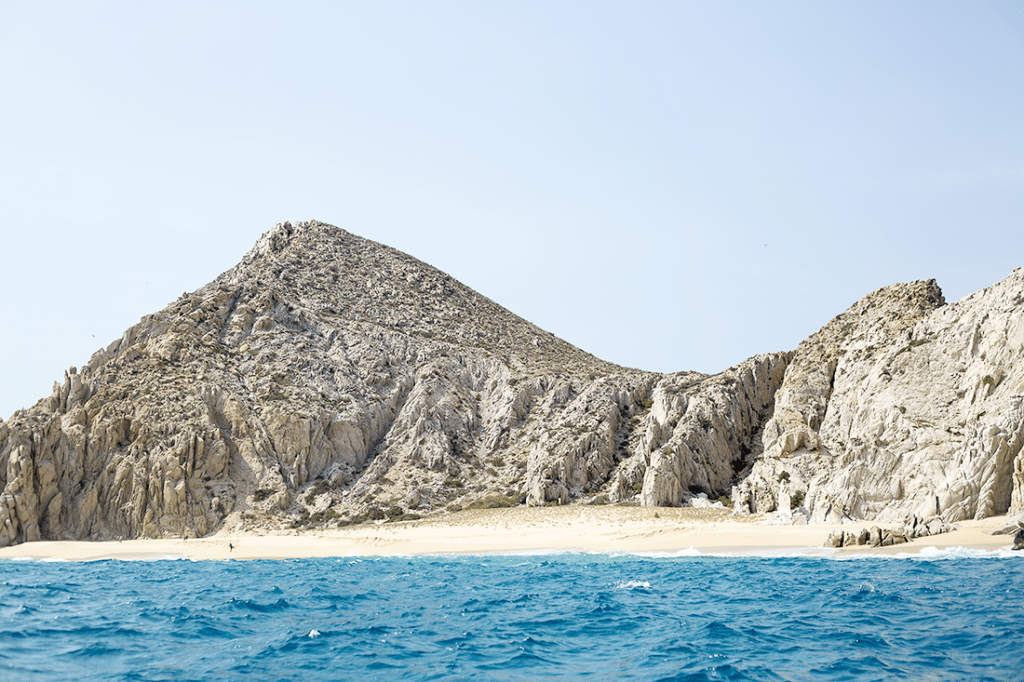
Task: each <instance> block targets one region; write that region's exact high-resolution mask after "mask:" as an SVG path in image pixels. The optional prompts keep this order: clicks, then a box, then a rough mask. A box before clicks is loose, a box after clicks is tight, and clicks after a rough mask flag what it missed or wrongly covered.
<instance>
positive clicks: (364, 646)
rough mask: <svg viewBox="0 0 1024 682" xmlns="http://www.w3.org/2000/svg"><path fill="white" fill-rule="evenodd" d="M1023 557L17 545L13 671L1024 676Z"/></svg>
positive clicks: (9, 627) (2, 619) (322, 676)
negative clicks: (104, 549)
mask: <svg viewBox="0 0 1024 682" xmlns="http://www.w3.org/2000/svg"><path fill="white" fill-rule="evenodd" d="M1022 588H1024V560H1021V559H1019V558H1018V557H1011V556H1000V555H991V554H990V555H978V556H957V555H956V554H955V553H945V554H942V553H937V554H933V555H928V556H921V557H917V558H882V557H873V558H854V559H844V560H839V559H835V558H823V557H799V556H797V557H777V558H766V557H761V558H758V557H716V556H681V557H660V558H654V557H641V556H633V555H608V554H551V555H500V556H431V557H422V556H421V557H391V558H362V559H354V558H344V559H310V560H296V561H244V562H243V561H203V562H191V561H184V560H164V561H150V562H140V561H135V562H122V561H97V562H88V563H71V562H39V561H2V562H0V679H3V680H104V681H108V680H175V681H181V680H243V679H244V680H302V681H303V682H305V681H308V680H389V681H390V680H771V681H776V680H915V681H917V680H1000V681H1004V680H1021V679H1024V665H1022V662H1021V658H1022V657H1021V653H1022V648H1021V644H1022V641H1024V634H1022V633H1024V599H1022Z"/></svg>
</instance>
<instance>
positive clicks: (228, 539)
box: [0, 506, 1013, 561]
mask: <svg viewBox="0 0 1024 682" xmlns="http://www.w3.org/2000/svg"><path fill="white" fill-rule="evenodd" d="M1006 522H1007V521H1006V517H1002V516H1000V517H989V518H985V519H981V520H968V521H963V522H961V523H958V524H956V526H955V527H954V529H953V530H951V531H950V532H948V533H943V534H941V535H936V536H932V537H924V538H917V539H914V540H911V541H910V542H908V543H905V544H901V545H896V546H891V547H875V548H871V547H854V548H843V549H826V548H825V547H824V546H823V543H824V542H825V540H826V538H827V537H828V535H829V533H831V532H832V531H834V530H836V529H840V528H841V529H846V530H851V529H859V527H860V526H859V525H858V524H850V523H847V524H813V525H776V524H772V523H771V521H770V518H769V517H767V516H764V515H747V516H735V515H732V514H731V513H729V512H728V511H726V510H720V509H714V508H705V509H696V508H690V507H683V508H649V507H616V506H606V507H585V506H566V507H519V508H513V509H480V510H469V511H463V512H457V513H453V514H447V515H443V516H435V517H431V518H428V519H422V520H418V521H405V522H399V523H381V524H361V525H353V526H349V527H346V528H337V529H329V530H322V531H317V532H309V531H283V530H282V531H275V532H270V533H267V534H259V535H257V534H251V533H246V532H239V531H232V530H231V529H224V530H222V531H221V532H219V533H217V534H215V535H212V536H208V537H204V538H189V539H184V538H178V539H167V538H164V539H140V540H125V541H116V540H115V541H105V542H83V541H67V542H62V541H56V542H50V541H42V542H28V543H24V544H21V545H17V546H13V547H5V548H3V549H0V559H15V558H30V559H38V560H46V559H63V560H68V561H96V560H103V559H120V560H154V559H173V558H180V559H189V560H225V559H235V560H250V559H302V558H314V557H346V556H388V555H392V556H393V555H404V554H409V555H425V554H491V553H515V552H523V553H537V552H544V551H551V552H566V551H569V552H628V553H642V554H646V553H652V554H656V555H662V554H667V555H672V554H680V555H682V554H686V553H688V552H692V553H694V554H697V553H700V554H730V555H737V556H744V555H775V554H790V553H806V554H820V555H827V554H833V555H834V554H837V553H843V554H856V553H873V554H901V553H917V552H921V551H922V550H923V549H925V548H929V547H933V548H937V549H945V548H951V547H964V548H969V549H980V550H985V551H995V550H999V549H1007V548H1009V547H1010V546H1011V545H1012V544H1013V536H1012V535H992V534H991V532H992V531H993V530H995V529H997V528H1000V527H1002V526H1005V525H1006ZM861 525H865V526H869V525H871V522H864V523H863V524H861Z"/></svg>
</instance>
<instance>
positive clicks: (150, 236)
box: [0, 0, 1024, 418]
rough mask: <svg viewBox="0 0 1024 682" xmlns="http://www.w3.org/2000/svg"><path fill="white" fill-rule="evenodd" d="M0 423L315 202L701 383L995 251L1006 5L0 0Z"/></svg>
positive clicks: (1022, 5)
mask: <svg viewBox="0 0 1024 682" xmlns="http://www.w3.org/2000/svg"><path fill="white" fill-rule="evenodd" d="M0 131H2V133H0V225H2V240H0V249H2V256H3V258H2V265H0V291H2V296H3V309H2V317H0V319H2V320H3V321H2V323H0V416H3V417H5V418H6V417H8V416H9V415H10V414H11V413H12V412H13V411H14V410H16V409H18V408H20V407H28V406H30V405H32V404H33V403H35V401H36V400H38V399H39V398H42V397H44V396H46V395H48V394H49V392H50V388H51V385H52V382H53V381H54V380H55V379H60V378H62V376H63V372H64V370H65V369H66V368H67V367H69V366H71V365H76V366H80V365H82V364H84V363H85V362H86V361H87V360H88V358H89V356H90V355H91V354H92V353H93V351H95V350H96V349H98V348H100V347H101V346H105V345H106V344H108V343H109V342H110V341H112V340H113V339H115V338H117V337H119V336H120V335H121V333H122V331H123V330H124V329H126V328H127V327H129V326H130V325H132V324H134V323H135V322H136V321H138V319H139V318H140V317H141V316H143V315H145V314H147V313H150V312H155V311H157V310H159V309H161V308H163V307H164V306H165V305H167V304H168V303H170V302H171V301H173V300H174V299H175V298H176V297H177V296H178V295H180V294H181V293H182V292H183V291H191V290H193V289H196V288H198V287H200V286H202V285H203V284H206V283H207V282H209V281H210V280H212V279H213V278H214V277H216V276H217V275H218V274H219V273H220V272H222V271H224V270H226V269H228V268H229V267H231V266H232V265H234V264H235V263H236V262H237V261H238V260H239V259H240V258H241V256H242V255H243V254H244V253H245V252H246V251H247V250H248V249H249V248H250V247H251V246H252V244H253V242H254V241H255V240H256V239H257V238H258V237H259V235H260V234H261V233H263V232H264V231H266V230H268V229H270V228H271V227H272V226H273V225H274V224H275V223H277V222H281V221H284V220H292V221H298V220H306V219H310V218H316V219H319V220H323V221H325V222H328V223H332V224H335V225H338V226H340V227H342V228H344V229H346V230H349V231H350V232H353V233H355V234H358V235H361V236H363V237H367V238H369V239H373V240H376V241H379V242H383V243H385V244H388V245H391V246H394V247H396V248H398V249H401V250H403V251H406V252H407V253H410V254H412V255H413V256H416V257H417V258H419V259H421V260H423V261H426V262H428V263H430V264H432V265H434V266H436V267H438V268H440V269H442V270H444V271H446V272H448V273H449V274H451V275H452V276H454V277H456V278H457V279H459V280H461V281H462V282H464V283H466V284H467V285H469V286H471V287H473V288H474V289H476V290H477V291H479V292H481V293H482V294H484V295H486V296H488V297H490V298H491V299H493V300H495V301H497V302H498V303H500V304H502V305H504V306H505V307H507V308H509V309H510V310H512V311H513V312H515V313H517V314H519V315H521V316H523V317H525V318H526V319H528V320H530V321H531V322H534V323H535V324H537V325H538V326H540V327H542V328H545V329H547V330H549V331H551V332H553V333H555V334H557V335H559V336H561V337H563V338H565V339H566V340H568V341H570V342H571V343H574V344H576V345H577V346H579V347H581V348H583V349H585V350H587V351H590V352H591V353H594V354H595V355H597V356H599V357H601V358H604V359H606V360H610V361H612V362H617V363H619V364H623V365H627V366H632V367H638V368H641V369H647V370H654V371H663V372H669V371H677V370H683V369H692V370H699V371H704V372H717V371H720V370H722V369H724V368H726V367H727V366H729V365H732V364H734V363H736V362H739V361H741V360H743V359H745V358H746V357H749V356H751V355H754V354H756V353H760V352H767V351H774V350H785V349H791V348H794V347H795V346H796V345H797V344H798V343H799V342H800V341H801V340H803V339H804V338H806V337H807V336H808V335H809V334H811V333H813V332H814V331H816V330H817V329H818V328H819V327H821V326H822V325H823V324H825V322H827V321H828V320H829V319H830V318H831V317H833V316H834V315H837V314H839V313H840V312H842V311H843V310H845V309H846V308H847V307H848V306H849V305H850V304H852V303H853V302H854V301H856V300H857V299H858V298H860V297H861V296H863V295H864V294H867V293H868V292H870V291H872V290H874V289H876V288H878V287H881V286H885V285H888V284H891V283H893V282H899V281H910V280H915V279H926V278H930V277H934V278H936V279H937V280H938V281H939V284H940V285H941V286H942V287H943V289H944V291H945V292H946V297H947V299H948V300H955V299H957V298H960V297H962V296H964V295H966V294H968V293H970V292H972V291H974V290H976V289H980V288H982V287H985V286H988V285H990V284H993V283H995V282H996V281H998V280H1000V279H1002V278H1003V277H1005V276H1006V275H1007V274H1008V273H1009V272H1010V271H1011V270H1012V269H1013V268H1014V267H1017V266H1020V265H1024V256H1022V250H1021V248H1020V241H1019V240H1020V233H1021V227H1022V217H1024V2H1022V1H1021V0H1000V1H985V0H980V1H978V2H940V1H936V0H928V1H926V2H899V3H892V2H849V3H834V2H829V3H812V2H779V3H774V2H764V1H761V0H759V1H757V2H710V1H709V2H702V3H688V2H682V1H672V2H642V1H638V0H630V1H628V2H625V1H624V2H596V1H593V0H586V1H580V2H552V1H551V0H544V1H543V2H524V1H523V0H516V1H515V2H505V3H498V2H476V1H467V2H377V1H374V2H369V1H368V2H310V1H307V2H293V3H285V2H274V3H270V2H254V1H252V0H246V1H245V2H229V1H221V2H217V1H205V0H204V1H202V2H180V1H176V2H163V3H155V2H46V1H45V0H43V1H41V0H33V1H32V2H27V1H21V0H0Z"/></svg>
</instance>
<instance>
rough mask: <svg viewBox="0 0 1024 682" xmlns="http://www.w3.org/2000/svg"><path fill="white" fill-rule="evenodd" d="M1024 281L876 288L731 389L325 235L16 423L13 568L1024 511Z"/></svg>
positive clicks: (126, 338)
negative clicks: (564, 336)
mask: <svg viewBox="0 0 1024 682" xmlns="http://www.w3.org/2000/svg"><path fill="white" fill-rule="evenodd" d="M1022 300H1024V271H1021V270H1018V271H1015V272H1014V273H1013V275H1011V276H1010V277H1009V278H1007V279H1006V280H1004V281H1003V282H1001V283H1000V284H998V285H996V286H994V287H991V288H990V289H987V290H985V291H982V292H979V293H977V294H975V295H973V296H971V297H968V298H966V299H964V300H963V301H960V302H958V303H955V304H952V305H944V302H943V299H942V294H941V292H940V291H939V289H938V287H937V286H936V285H935V283H934V282H918V283H914V284H908V285H895V286H893V287H888V288H886V289H881V290H879V291H877V292H875V293H873V294H871V295H869V296H867V297H865V298H864V299H863V300H862V301H860V302H858V303H857V304H856V305H854V306H853V307H852V308H851V309H850V310H849V311H847V312H845V313H843V314H842V315H840V316H839V317H837V318H836V319H834V320H832V321H831V322H830V323H829V324H828V325H826V326H825V327H824V328H823V329H822V330H821V331H820V332H818V333H817V334H815V335H814V336H812V337H811V338H810V339H808V340H807V341H805V342H804V343H803V344H801V345H800V347H799V348H797V350H796V351H794V352H789V353H773V354H767V355H761V356H757V357H755V358H751V359H749V360H747V361H745V362H742V363H740V364H738V365H736V366H735V367H733V368H731V369H729V370H726V371H725V372H723V373H721V374H719V375H715V376H707V375H703V374H698V373H694V372H680V373H677V374H669V375H659V374H653V373H648V372H642V371H637V370H631V369H626V368H622V367H618V366H615V365H612V364H609V363H607V362H603V361H601V360H599V359H597V358H594V357H593V356H591V355H589V354H587V353H584V352H583V351H580V350H579V349H577V348H574V347H573V346H571V345H569V344H567V343H565V342H564V341H562V340H560V339H558V338H556V337H554V336H552V335H551V334H548V333H546V332H544V331H542V330H540V329H538V328H537V327H535V326H534V325H532V324H530V323H529V322H527V321H525V320H523V319H521V318H519V317H517V316H515V315H513V314H512V313H509V312H508V311H506V310H504V309H503V308H501V307H500V306H498V305H496V304H495V303H493V302H492V301H490V300H488V299H486V298H485V297H483V296H480V295H479V294H477V293H475V292H473V291H472V290H470V289H468V288H467V287H465V286H463V285H462V284H460V283H459V282H456V281H455V280H453V279H451V278H450V277H448V276H447V275H445V274H444V273H441V272H439V271H437V270H435V269H434V268H431V267H430V266H428V265H425V264H423V263H421V262H419V261H417V260H415V259H414V258H411V257H409V256H407V255H405V254H402V253H400V252H398V251H395V250H393V249H390V248H388V247H385V246H382V245H380V244H376V243H374V242H370V241H368V240H364V239H360V238H359V237H355V236H353V235H350V234H348V233H346V232H344V231H342V230H339V229H338V228H335V227H332V226H329V225H325V224H322V223H318V222H315V221H314V222H310V223H301V224H298V225H295V226H293V225H290V224H288V223H285V224H282V225H278V226H277V227H275V228H274V229H273V230H271V231H270V232H268V233H267V234H265V235H264V236H263V237H262V238H261V239H260V240H259V241H258V242H257V244H256V246H255V247H254V248H253V249H252V250H251V251H250V252H249V253H248V254H247V255H246V256H245V257H244V258H243V260H242V262H241V263H239V265H237V266H236V267H235V268H233V269H231V270H229V271H228V272H226V273H224V274H223V275H221V276H220V277H218V278H217V279H216V280H215V281H213V282H212V283H211V284H209V285H207V286H206V287H203V288H202V289H199V290H198V291H196V292H193V293H191V294H183V295H182V297H181V298H179V299H178V300H177V301H175V302H174V303H172V304H171V305H169V306H168V307H167V308H165V309H164V310H163V311H160V312H159V313H156V314H153V315H150V316H147V317H145V318H143V319H142V320H141V321H140V322H139V323H138V324H137V325H135V326H133V327H132V328H131V329H129V330H127V331H126V332H125V333H124V335H123V336H122V337H121V338H120V339H117V340H115V341H114V342H112V343H111V344H110V345H109V346H107V347H106V348H104V349H102V350H100V351H98V352H97V353H96V354H95V355H94V356H93V357H92V359H91V360H90V361H89V362H88V363H87V364H86V365H85V366H84V367H82V368H81V369H80V370H77V369H75V368H72V369H71V370H70V371H69V372H68V373H67V375H66V376H65V378H64V381H63V382H62V383H60V384H56V385H55V386H54V391H53V394H52V395H51V396H50V397H48V398H45V399H43V400H41V401H40V402H39V403H37V404H36V405H35V406H33V407H32V408H30V409H28V410H22V411H19V412H17V413H15V414H14V415H13V416H12V417H11V418H10V419H9V420H8V421H6V422H3V421H0V546H3V545H6V544H11V543H17V542H24V541H31V540H37V539H84V538H112V537H119V536H120V537H140V536H150V537H160V536H181V535H191V536H201V535H205V534H207V533H210V532H213V531H214V530H216V529H218V528H220V527H222V526H223V525H224V524H227V525H229V526H230V527H236V526H237V525H239V524H241V525H243V526H247V527H277V526H282V525H293V526H295V525H304V524H310V523H322V522H336V523H344V522H351V521H356V520H360V519H365V518H383V517H391V518H395V517H398V518H401V517H402V515H409V514H427V513H433V512H435V511H438V510H441V509H445V508H449V509H450V508H456V507H458V506H464V505H467V504H472V503H474V502H479V501H480V500H492V501H493V500H499V501H505V502H507V503H522V502H525V503H528V504H551V503H558V504H566V503H601V502H618V501H630V502H631V503H638V504H644V505H678V504H682V503H685V501H686V500H687V499H689V498H690V496H692V495H695V494H698V493H704V494H707V495H708V496H710V497H711V498H712V499H715V498H719V497H722V496H730V495H731V497H732V499H733V500H735V503H736V507H737V509H738V510H740V511H743V510H747V511H755V512H760V511H772V510H780V511H783V512H786V513H792V512H791V509H795V510H797V511H800V510H805V511H806V512H807V514H806V516H804V515H803V514H802V513H798V514H797V517H799V518H806V517H810V519H811V520H824V519H830V520H833V519H836V518H845V517H850V518H865V519H868V518H893V519H899V520H900V521H902V522H905V521H906V520H907V519H910V518H912V517H913V515H915V514H916V515H917V516H920V517H929V516H933V515H936V514H940V515H941V518H942V519H944V520H945V521H946V522H953V521H956V520H958V519H961V518H966V517H969V516H984V515H987V514H995V513H1000V512H1003V511H1006V510H1007V509H1012V510H1015V511H1018V512H1019V511H1024V486H1022V483H1024V460H1022V457H1021V455H1020V452H1021V444H1022V438H1024V434H1022V430H1024V399H1022V398H1024V396H1022V393H1024V391H1022V385H1024V384H1022V382H1024V379H1022V378H1021V377H1022V375H1021V372H1020V371H1019V370H1020V367H1019V365H1020V363H1021V359H1020V358H1021V346H1022V344H1024V318H1022V315H1021V310H1022V308H1021V302H1022Z"/></svg>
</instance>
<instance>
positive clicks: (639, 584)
mask: <svg viewBox="0 0 1024 682" xmlns="http://www.w3.org/2000/svg"><path fill="white" fill-rule="evenodd" d="M637 588H643V589H645V590H649V589H651V584H650V583H649V582H647V581H646V580H620V581H618V582H617V583H615V589H618V590H635V589H637Z"/></svg>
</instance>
